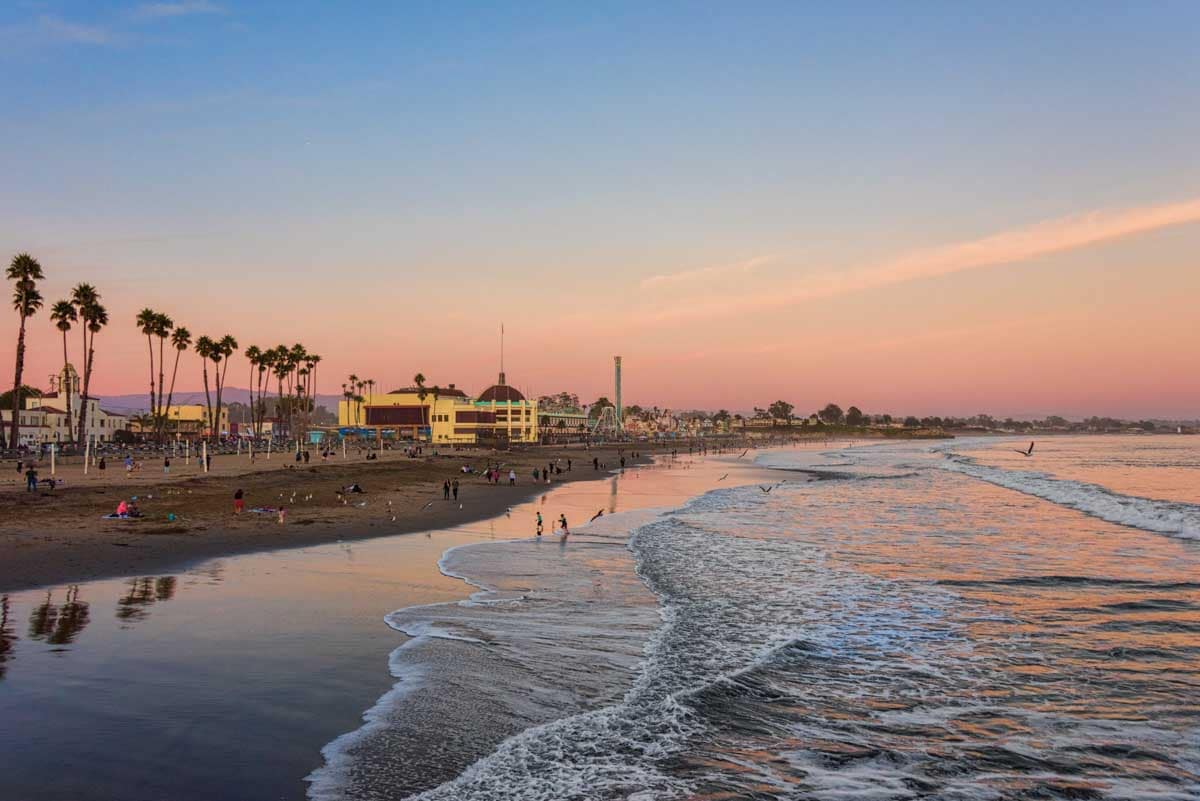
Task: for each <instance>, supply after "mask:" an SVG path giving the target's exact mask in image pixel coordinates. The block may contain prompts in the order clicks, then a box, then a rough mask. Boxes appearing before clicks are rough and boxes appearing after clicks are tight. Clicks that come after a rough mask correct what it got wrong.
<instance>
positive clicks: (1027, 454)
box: [1013, 442, 1033, 458]
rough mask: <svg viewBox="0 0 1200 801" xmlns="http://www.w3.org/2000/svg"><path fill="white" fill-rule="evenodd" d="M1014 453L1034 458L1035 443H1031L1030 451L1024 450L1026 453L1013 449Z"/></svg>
mask: <svg viewBox="0 0 1200 801" xmlns="http://www.w3.org/2000/svg"><path fill="white" fill-rule="evenodd" d="M1013 453H1019V454H1021V455H1022V456H1024V457H1026V458H1028V457H1030V456H1033V443H1032V442H1031V443H1029V449H1028V450H1024V451H1022V450H1018V449H1016V448H1014V449H1013Z"/></svg>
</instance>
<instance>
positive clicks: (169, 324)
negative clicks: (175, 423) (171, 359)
mask: <svg viewBox="0 0 1200 801" xmlns="http://www.w3.org/2000/svg"><path fill="white" fill-rule="evenodd" d="M174 327H175V321H174V320H172V319H171V318H170V317H168V316H167V315H165V314H159V315H157V316H156V317H155V319H154V336H156V337H158V415H157V416H158V418H159V420H158V422H157V423H156V424H155V431H154V433H155V435H156V436H157V437H158V438H159V439H160V440H161V439H162V431H163V420H162V418H163V417H164V415H166V413H167V410H166V408H165V407H164V406H163V390H164V389H165V387H164V386H163V385H164V384H165V383H166V381H165V378H166V376H165V375H164V370H165V369H166V363H165V360H164V351H165V350H166V343H167V337H168V336H170V334H171V329H173V328H174Z"/></svg>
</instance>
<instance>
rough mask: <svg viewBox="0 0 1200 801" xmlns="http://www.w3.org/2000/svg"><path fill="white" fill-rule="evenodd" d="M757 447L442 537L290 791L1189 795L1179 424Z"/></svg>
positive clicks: (1195, 702) (1192, 473) (1193, 636)
mask: <svg viewBox="0 0 1200 801" xmlns="http://www.w3.org/2000/svg"><path fill="white" fill-rule="evenodd" d="M1026 445H1027V443H1026V442H1016V441H1010V440H1008V439H986V440H985V439H980V440H955V441H950V442H941V443H901V444H883V445H869V446H862V445H859V446H856V447H851V448H846V449H838V450H813V449H780V450H777V451H773V452H770V453H765V454H762V455H761V456H760V458H759V462H760V464H761V465H763V466H765V467H769V468H771V471H772V477H771V479H769V480H768V481H767V482H766V483H763V482H757V483H754V484H750V485H747V486H733V487H721V488H717V489H714V490H711V491H709V492H706V493H704V494H702V495H700V496H698V497H695V498H693V499H692V500H690V501H688V502H686V503H684V504H682V505H680V506H678V507H676V508H672V509H658V510H642V511H639V512H636V513H632V514H630V515H621V514H617V515H611V516H609V517H606V518H601V519H600V520H598V521H596V523H594V524H592V525H591V526H588V527H586V528H584V529H581V530H579V531H578V532H577V533H576V534H575V535H574V536H573V537H572V540H571V541H569V542H568V543H567V544H566V545H559V544H557V543H555V542H540V543H538V542H532V543H531V542H505V543H484V544H479V545H470V546H466V547H462V548H457V549H455V550H452V551H450V552H448V553H447V554H446V555H445V556H444V557H443V560H442V568H443V571H444V572H445V573H446V574H448V575H452V576H458V577H461V578H463V579H464V580H467V581H469V582H471V583H472V584H473V585H474V586H475V588H476V589H477V592H475V594H474V595H473V596H472V598H471V600H469V601H466V602H457V603H446V604H437V605H431V606H422V607H416V608H403V609H398V610H396V611H395V612H392V613H391V614H389V615H388V616H387V622H388V624H389V625H390V626H391V627H392V628H394V629H395V630H396V631H398V632H402V633H404V634H406V635H408V636H409V637H410V639H408V640H407V641H406V642H405V643H404V644H403V645H402V646H400V647H399V648H397V649H396V651H395V652H394V653H393V654H392V657H391V663H390V667H391V671H392V674H393V676H394V678H395V680H396V684H395V686H394V687H393V689H392V690H391V691H390V692H388V693H387V694H386V695H384V696H383V697H382V698H381V699H380V700H379V701H378V703H377V704H376V705H375V706H374V707H373V708H372V709H371V710H369V712H368V713H367V716H366V722H365V723H364V725H363V726H362V727H361V728H360V729H358V730H357V731H353V732H348V733H347V734H346V735H344V736H342V737H340V738H338V739H337V740H335V741H333V742H332V743H330V744H329V745H328V746H327V747H326V748H325V750H324V756H325V760H326V761H325V764H324V766H323V767H321V768H318V769H317V770H316V771H315V772H314V773H313V774H312V775H311V776H310V777H309V782H310V784H309V788H310V789H309V794H310V797H311V798H313V799H318V800H320V801H323V800H324V799H402V798H415V799H422V800H426V801H434V800H435V799H457V800H461V801H472V800H475V799H478V800H479V801H502V800H505V799H512V800H513V801H539V800H541V799H545V800H546V801H550V800H551V799H553V800H554V801H567V800H569V799H580V800H581V801H582V799H632V800H635V801H649V800H650V799H706V800H708V799H711V800H714V801H715V799H814V800H816V799H918V798H920V799H956V800H957V799H1091V798H1095V799H1156V800H1158V801H1167V800H1168V799H1170V800H1175V799H1178V800H1179V801H1183V800H1184V799H1192V800H1193V801H1194V799H1197V798H1200V542H1198V541H1197V537H1200V527H1198V521H1200V506H1197V502H1198V501H1200V495H1198V493H1200V480H1198V479H1200V440H1197V439H1196V438H1187V437H1174V436H1153V437H1077V438H1065V437H1064V438H1050V439H1045V440H1042V441H1040V442H1038V443H1037V446H1036V448H1035V450H1034V454H1033V455H1032V456H1028V457H1027V456H1024V455H1021V454H1018V453H1016V450H1017V449H1018V448H1024V447H1025V446H1026Z"/></svg>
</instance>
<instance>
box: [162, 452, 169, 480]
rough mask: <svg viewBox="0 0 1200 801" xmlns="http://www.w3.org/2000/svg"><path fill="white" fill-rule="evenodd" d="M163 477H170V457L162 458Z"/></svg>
mask: <svg viewBox="0 0 1200 801" xmlns="http://www.w3.org/2000/svg"><path fill="white" fill-rule="evenodd" d="M163 475H164V476H169V475H171V457H170V456H164V457H163Z"/></svg>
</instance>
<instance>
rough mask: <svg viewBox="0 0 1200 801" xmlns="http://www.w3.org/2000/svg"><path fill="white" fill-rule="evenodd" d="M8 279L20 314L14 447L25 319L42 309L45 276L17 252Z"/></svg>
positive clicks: (30, 258) (16, 432)
mask: <svg viewBox="0 0 1200 801" xmlns="http://www.w3.org/2000/svg"><path fill="white" fill-rule="evenodd" d="M7 277H8V280H10V281H13V282H14V286H13V298H12V305H13V309H14V310H15V311H16V312H17V314H19V315H20V316H21V327H20V329H19V331H18V333H17V371H16V372H17V377H16V379H14V381H13V419H12V431H11V434H10V435H9V438H8V439H9V443H10V444H11V446H12V447H14V448H15V447H17V446H18V445H19V444H20V442H21V440H20V438H19V436H20V433H21V414H20V411H21V373H23V372H25V321H26V320H27V319H29V318H30V317H32V316H33V315H35V314H37V311H38V309H40V308H42V293H41V292H39V291H38V288H37V282H38V281H41V280H43V279H44V278H45V277H46V276H45V275H44V274H43V273H42V265H40V264H38V261H37V259H35V258H34V257H33V256H30V255H29V254H28V253H18V254H17V255H16V256H13V260H12V263H11V264H10V265H9V266H8V272H7Z"/></svg>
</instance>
